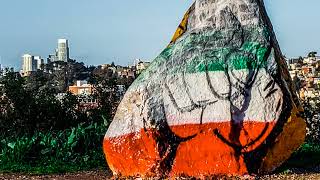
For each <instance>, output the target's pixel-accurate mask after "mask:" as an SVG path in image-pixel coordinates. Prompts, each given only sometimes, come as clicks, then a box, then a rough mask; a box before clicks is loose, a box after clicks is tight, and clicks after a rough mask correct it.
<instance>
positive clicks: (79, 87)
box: [69, 81, 94, 95]
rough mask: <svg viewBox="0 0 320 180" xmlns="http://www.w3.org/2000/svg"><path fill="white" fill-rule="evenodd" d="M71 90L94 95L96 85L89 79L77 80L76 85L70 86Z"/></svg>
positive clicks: (78, 93)
mask: <svg viewBox="0 0 320 180" xmlns="http://www.w3.org/2000/svg"><path fill="white" fill-rule="evenodd" d="M69 91H70V92H71V93H72V94H74V95H92V94H93V92H94V87H93V85H91V84H88V82H87V81H77V82H76V84H75V85H73V86H69Z"/></svg>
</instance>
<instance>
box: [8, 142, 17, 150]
mask: <svg viewBox="0 0 320 180" xmlns="http://www.w3.org/2000/svg"><path fill="white" fill-rule="evenodd" d="M8 146H9V147H10V148H11V149H14V147H15V146H16V143H15V142H12V143H8Z"/></svg>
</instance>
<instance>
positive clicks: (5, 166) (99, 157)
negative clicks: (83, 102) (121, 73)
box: [0, 71, 118, 172]
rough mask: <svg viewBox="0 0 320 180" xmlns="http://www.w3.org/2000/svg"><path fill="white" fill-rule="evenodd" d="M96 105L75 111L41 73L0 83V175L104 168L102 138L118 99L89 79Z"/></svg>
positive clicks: (110, 86)
mask: <svg viewBox="0 0 320 180" xmlns="http://www.w3.org/2000/svg"><path fill="white" fill-rule="evenodd" d="M95 79H96V81H95V83H96V84H95V86H96V88H97V91H96V92H95V94H94V96H96V98H97V100H98V103H99V106H98V108H96V109H91V110H87V111H83V110H81V109H80V108H78V107H79V102H78V99H77V97H76V96H74V95H72V94H71V93H66V94H64V95H63V96H59V94H58V92H57V91H56V89H55V87H54V86H52V84H49V83H48V82H50V80H48V76H47V75H45V74H42V73H37V74H34V75H33V76H31V77H28V78H23V77H21V76H20V74H18V73H14V72H12V71H7V72H6V76H4V77H2V78H1V79H0V110H1V111H0V132H1V133H0V171H17V172H20V171H23V172H30V171H31V172H59V171H70V170H79V169H87V168H96V167H99V166H100V167H101V166H105V160H104V157H103V152H102V141H103V136H104V134H105V132H106V130H107V126H108V124H109V122H110V121H108V120H109V119H111V118H112V114H113V112H112V111H113V110H114V109H113V108H112V107H114V106H116V103H117V101H118V99H117V96H115V84H114V83H112V81H104V82H100V80H99V79H97V78H95Z"/></svg>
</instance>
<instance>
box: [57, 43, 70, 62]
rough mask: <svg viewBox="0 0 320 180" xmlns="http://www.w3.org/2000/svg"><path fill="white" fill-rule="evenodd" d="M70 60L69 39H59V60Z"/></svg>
mask: <svg viewBox="0 0 320 180" xmlns="http://www.w3.org/2000/svg"><path fill="white" fill-rule="evenodd" d="M68 60H69V45H68V40H67V39H58V49H57V61H64V62H67V61H68Z"/></svg>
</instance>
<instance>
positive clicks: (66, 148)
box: [0, 123, 107, 174]
mask: <svg viewBox="0 0 320 180" xmlns="http://www.w3.org/2000/svg"><path fill="white" fill-rule="evenodd" d="M105 131H106V127H105V126H104V125H102V124H100V125H99V124H97V123H94V124H90V125H85V124H81V125H78V126H77V127H73V128H69V129H66V130H64V131H55V132H54V131H53V132H51V131H50V132H35V133H34V134H32V135H23V136H12V137H0V139H2V140H1V141H0V172H2V173H28V174H55V173H66V172H76V171H87V170H93V169H107V164H106V161H105V157H104V154H103V150H102V140H103V136H104V134H105Z"/></svg>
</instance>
